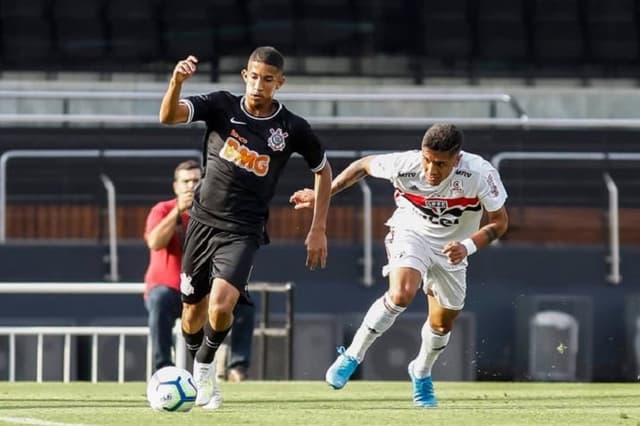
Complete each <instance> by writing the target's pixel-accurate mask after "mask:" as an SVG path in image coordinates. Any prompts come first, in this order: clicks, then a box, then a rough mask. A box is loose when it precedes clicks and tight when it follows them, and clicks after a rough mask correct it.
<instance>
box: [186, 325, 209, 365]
mask: <svg viewBox="0 0 640 426" xmlns="http://www.w3.org/2000/svg"><path fill="white" fill-rule="evenodd" d="M182 337H184V342H185V343H186V346H187V350H188V351H189V353H190V354H191V359H195V357H196V352H198V349H199V348H200V345H201V344H202V338H203V337H204V330H203V329H202V328H201V329H200V330H198V331H196V332H195V333H193V334H189V333H187V332H186V331H184V330H182Z"/></svg>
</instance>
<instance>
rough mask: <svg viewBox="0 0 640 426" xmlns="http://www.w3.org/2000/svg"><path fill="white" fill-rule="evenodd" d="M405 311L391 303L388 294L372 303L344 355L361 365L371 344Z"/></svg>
mask: <svg viewBox="0 0 640 426" xmlns="http://www.w3.org/2000/svg"><path fill="white" fill-rule="evenodd" d="M405 309H407V308H406V307H403V306H397V305H395V304H394V303H393V302H391V300H390V298H389V293H385V294H384V295H383V296H382V297H380V298H379V299H377V300H376V301H375V302H373V304H372V305H371V307H370V308H369V311H368V312H367V314H366V315H365V316H364V319H363V320H362V324H360V328H358V331H356V335H355V336H353V341H352V342H351V345H349V347H348V348H347V350H346V352H345V353H346V354H347V355H350V356H352V357H354V358H356V359H357V360H358V363H361V362H362V360H363V359H364V355H365V353H366V352H367V350H368V349H369V347H370V346H371V344H372V343H373V342H374V341H375V340H376V339H377V338H378V337H379V336H381V335H382V333H384V332H385V331H387V330H388V329H389V327H391V325H392V324H393V323H394V321H395V320H396V318H397V317H398V315H400V314H401V313H402V312H404V310H405Z"/></svg>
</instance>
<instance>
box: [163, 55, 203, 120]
mask: <svg viewBox="0 0 640 426" xmlns="http://www.w3.org/2000/svg"><path fill="white" fill-rule="evenodd" d="M197 64H198V58H196V57H195V56H193V55H190V56H188V57H187V58H186V59H183V60H181V61H179V62H178V63H177V64H176V66H175V68H174V69H173V74H172V75H171V80H170V81H169V86H168V87H167V91H166V92H165V94H164V97H163V98H162V103H161V104H160V114H159V115H160V122H161V123H162V124H178V123H186V122H187V119H188V118H189V108H187V106H186V105H184V104H181V103H180V102H179V101H180V91H181V90H182V83H183V82H184V81H186V80H187V79H189V78H191V76H192V75H193V74H194V73H195V72H196V68H197Z"/></svg>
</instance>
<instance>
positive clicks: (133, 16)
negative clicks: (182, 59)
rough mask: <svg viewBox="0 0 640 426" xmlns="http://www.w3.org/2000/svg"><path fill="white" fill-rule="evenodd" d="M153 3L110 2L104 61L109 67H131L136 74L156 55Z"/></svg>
mask: <svg viewBox="0 0 640 426" xmlns="http://www.w3.org/2000/svg"><path fill="white" fill-rule="evenodd" d="M158 12H159V7H158V2H157V1H156V0H137V1H134V2H131V1H128V0H110V1H108V2H107V4H106V11H105V14H106V21H107V24H108V34H109V54H108V58H109V60H110V61H112V62H113V64H117V65H118V66H122V62H123V61H124V62H125V63H126V64H131V63H132V65H133V66H135V65H136V64H139V65H140V66H139V70H140V71H141V70H144V68H145V66H146V65H147V64H149V63H150V62H152V61H154V60H156V59H157V58H158V56H159V55H160V51H161V48H162V45H161V37H160V34H161V26H160V24H161V22H160V19H159V17H158ZM139 70H136V71H139Z"/></svg>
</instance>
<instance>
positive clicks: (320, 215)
mask: <svg viewBox="0 0 640 426" xmlns="http://www.w3.org/2000/svg"><path fill="white" fill-rule="evenodd" d="M331 179H332V172H331V166H330V165H329V163H327V164H326V165H325V166H324V168H323V169H322V170H321V171H319V172H318V173H316V175H315V183H314V190H313V197H314V200H317V202H316V203H315V205H314V210H313V219H312V221H311V227H310V228H309V233H308V234H307V238H306V240H305V245H306V246H307V261H306V265H307V267H308V268H309V269H311V270H312V271H313V270H315V269H316V268H317V267H318V265H320V267H321V268H324V267H325V266H326V265H327V217H328V212H329V202H330V199H331Z"/></svg>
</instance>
